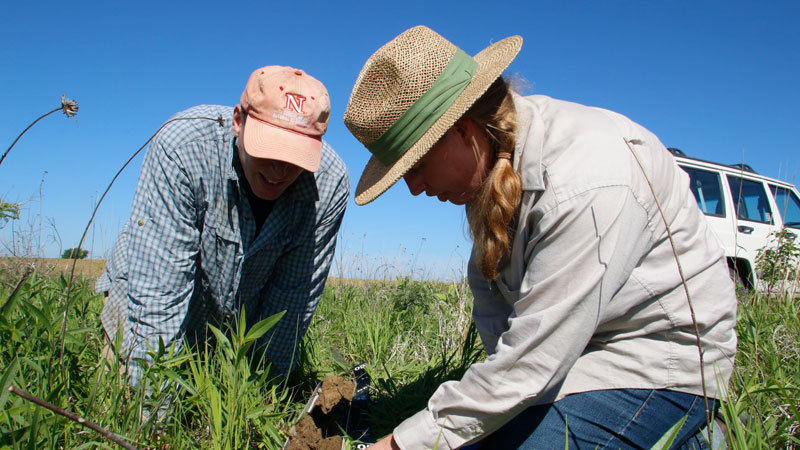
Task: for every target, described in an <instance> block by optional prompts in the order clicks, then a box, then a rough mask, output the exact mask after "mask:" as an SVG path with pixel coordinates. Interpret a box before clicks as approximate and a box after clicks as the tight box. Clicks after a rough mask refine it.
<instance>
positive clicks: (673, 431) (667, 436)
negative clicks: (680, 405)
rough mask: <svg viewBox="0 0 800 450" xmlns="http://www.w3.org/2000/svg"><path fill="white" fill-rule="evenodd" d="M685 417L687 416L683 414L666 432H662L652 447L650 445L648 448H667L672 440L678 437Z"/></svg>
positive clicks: (653, 449) (660, 449)
mask: <svg viewBox="0 0 800 450" xmlns="http://www.w3.org/2000/svg"><path fill="white" fill-rule="evenodd" d="M686 417H687V416H683V417H682V418H681V420H679V421H678V423H676V424H675V425H673V426H672V428H670V429H669V430H668V431H667V432H666V433H664V435H663V436H661V439H659V440H658V442H656V443H655V444H654V445H653V446H652V447H650V449H651V450H662V449H668V448H669V447H670V446H671V445H672V441H674V440H675V438H676V437H678V433H680V432H681V428H682V427H683V424H684V422H686Z"/></svg>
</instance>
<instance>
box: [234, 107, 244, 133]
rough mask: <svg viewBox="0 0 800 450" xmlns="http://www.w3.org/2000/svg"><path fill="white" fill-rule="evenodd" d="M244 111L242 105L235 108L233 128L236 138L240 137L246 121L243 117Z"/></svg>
mask: <svg viewBox="0 0 800 450" xmlns="http://www.w3.org/2000/svg"><path fill="white" fill-rule="evenodd" d="M242 111H243V108H242V105H236V107H235V108H233V127H232V128H233V134H234V135H235V136H236V137H239V136H240V131H241V130H242V125H243V123H244V120H243V119H244V118H243V117H242Z"/></svg>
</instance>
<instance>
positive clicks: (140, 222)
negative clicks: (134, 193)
mask: <svg viewBox="0 0 800 450" xmlns="http://www.w3.org/2000/svg"><path fill="white" fill-rule="evenodd" d="M139 226H140V227H143V226H144V219H139Z"/></svg>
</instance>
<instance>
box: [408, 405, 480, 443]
mask: <svg viewBox="0 0 800 450" xmlns="http://www.w3.org/2000/svg"><path fill="white" fill-rule="evenodd" d="M439 421H440V422H446V421H447V418H446V417H445V418H444V419H441V418H440V419H439ZM459 431H460V432H459ZM482 434H483V430H482V429H481V427H480V425H478V424H476V425H475V426H470V427H467V428H466V429H458V430H456V429H454V428H453V427H452V426H451V427H447V426H445V425H443V424H438V423H436V421H435V420H434V419H433V414H431V412H430V410H429V409H427V408H425V409H423V410H422V411H420V412H418V413H416V414H414V415H413V416H411V417H409V418H408V419H406V420H405V421H403V423H401V424H400V425H398V426H397V428H395V429H394V431H393V436H394V440H395V442H396V443H397V446H398V447H400V448H401V449H402V450H418V449H434V448H435V449H437V450H449V449H454V448H458V447H461V446H462V445H464V444H466V443H468V442H469V441H471V440H475V438H477V437H478V436H481V435H482Z"/></svg>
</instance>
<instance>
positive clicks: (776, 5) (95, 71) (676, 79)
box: [0, 0, 800, 278]
mask: <svg viewBox="0 0 800 450" xmlns="http://www.w3.org/2000/svg"><path fill="white" fill-rule="evenodd" d="M798 5H800V3H798V2H793V1H771V2H752V1H748V2H745V1H724V2H723V1H673V2H655V1H564V2H558V1H538V0H527V1H516V2H511V1H494V2H491V4H490V2H488V1H486V0H484V1H458V2H456V1H436V2H431V1H416V0H414V1H406V2H386V3H383V2H378V1H370V2H365V1H364V2H362V1H359V2H330V1H327V2H313V1H311V2H309V1H306V2H274V1H261V2H238V3H233V4H227V5H225V4H223V2H208V1H193V2H181V1H174V2H150V1H146V0H143V1H138V2H124V3H123V2H93V1H77V2H64V1H58V2H51V1H41V2H6V4H4V6H3V8H2V16H1V17H0V30H2V32H1V33H2V40H0V61H2V64H3V70H2V71H0V96H2V105H3V108H0V150H2V151H5V149H6V148H8V146H9V145H10V144H11V142H12V141H13V139H14V138H15V137H16V136H17V134H18V133H19V132H21V131H22V130H23V129H24V128H25V127H26V126H27V125H28V124H29V123H30V122H31V121H32V120H33V119H35V118H36V117H37V116H38V115H40V114H42V113H44V112H46V111H48V110H50V109H52V108H55V107H57V106H58V105H59V100H60V97H61V95H62V94H67V96H68V97H69V98H71V99H75V100H77V101H78V102H79V104H80V112H79V113H78V116H77V120H72V119H68V118H66V117H64V116H63V115H58V116H57V115H53V116H50V117H48V118H46V119H44V120H43V121H41V122H40V123H39V124H37V125H36V126H35V127H34V128H33V129H32V130H31V131H29V132H28V133H27V134H26V135H25V136H23V138H22V139H21V140H20V142H19V143H18V144H17V145H16V146H15V147H14V148H13V149H12V151H11V153H10V154H9V156H8V157H7V158H6V160H5V161H4V162H3V164H2V165H1V166H0V198H4V199H5V200H6V201H15V202H23V203H24V205H23V213H22V217H21V219H20V220H19V221H17V222H15V223H14V224H13V225H12V224H7V225H6V226H5V227H4V228H3V229H2V230H0V244H2V245H3V247H0V252H3V251H7V250H6V249H7V248H8V247H9V246H10V241H11V237H12V232H16V233H17V234H19V233H24V232H25V231H30V232H31V233H28V235H29V236H33V237H32V238H29V239H28V243H29V244H32V245H33V246H34V247H36V246H37V245H39V244H38V242H39V241H40V242H41V247H42V249H43V252H44V253H45V255H47V256H57V253H58V252H59V248H67V247H73V246H75V245H77V243H78V240H79V239H80V235H81V233H82V231H83V229H84V227H85V226H86V223H87V221H88V219H89V217H90V215H91V211H92V208H93V205H94V203H95V201H96V199H97V198H98V197H99V195H100V194H101V193H102V192H103V190H104V189H105V187H106V186H107V184H108V183H109V181H110V180H111V178H112V177H113V175H114V174H115V173H116V171H117V170H118V169H119V168H120V167H121V165H122V164H123V163H124V162H125V161H126V160H127V159H128V157H129V156H130V155H131V154H132V153H133V152H134V151H135V150H136V149H137V148H138V147H139V146H141V145H142V144H143V143H144V142H145V140H147V138H148V137H149V136H150V135H151V134H152V133H153V132H154V131H155V130H156V129H157V128H158V127H159V126H160V125H161V124H162V123H163V122H164V121H165V120H166V119H167V118H168V117H169V116H170V115H172V114H173V113H175V112H177V111H180V110H182V109H185V108H188V107H190V106H194V105H197V104H203V103H215V104H225V105H235V104H236V102H237V101H238V98H239V96H240V94H241V91H242V89H243V88H244V84H245V82H246V81H247V78H248V76H249V74H250V72H251V71H252V70H254V69H256V68H258V67H261V66H264V65H269V64H280V65H290V66H294V67H299V68H302V69H304V70H306V71H307V72H309V73H310V74H312V75H313V76H315V77H316V78H318V79H320V80H321V81H322V82H323V83H325V85H326V86H327V88H328V91H329V92H330V95H331V98H332V107H333V111H332V118H331V124H330V127H329V129H328V130H329V131H328V133H327V134H326V139H327V140H328V142H329V143H330V144H331V145H332V146H333V147H334V148H335V149H336V150H337V151H338V152H339V154H340V155H341V156H342V158H343V159H344V161H345V163H346V164H347V166H348V168H349V170H350V176H351V180H352V184H353V186H354V187H355V185H356V183H357V181H358V178H359V177H360V175H361V171H362V169H363V168H364V165H365V164H366V161H367V159H368V153H367V151H366V150H365V149H364V148H363V147H362V146H361V145H360V144H359V143H358V141H356V140H355V139H354V138H353V137H352V136H351V135H350V134H349V132H348V131H347V129H346V128H345V126H344V124H343V123H342V115H343V113H344V109H345V107H346V105H347V99H348V97H349V95H350V91H351V89H352V86H353V82H354V81H355V78H356V76H357V75H358V72H359V70H360V69H361V66H362V65H363V63H364V62H365V61H366V59H367V58H368V57H369V56H370V55H371V54H372V53H373V52H374V51H375V50H376V49H377V48H378V47H380V46H381V45H383V44H384V43H386V42H388V41H389V40H391V39H392V38H393V37H394V36H396V35H397V34H399V33H401V32H402V31H404V30H405V29H407V28H410V27H412V26H414V25H419V24H424V25H427V26H429V27H431V28H433V29H434V30H436V31H437V32H439V33H440V34H442V35H443V36H444V37H446V38H447V39H449V40H450V41H452V42H453V43H455V44H456V45H458V46H459V47H461V48H462V49H464V50H465V51H466V52H467V53H469V54H475V53H477V52H479V51H480V50H481V49H483V48H484V47H486V46H487V45H489V44H490V43H492V42H495V41H497V40H499V39H502V38H504V37H506V36H510V35H514V34H519V35H521V36H522V37H523V38H524V41H525V43H524V45H523V48H522V51H521V53H520V54H519V56H518V57H517V59H516V60H515V61H514V62H513V63H512V65H511V66H510V68H509V73H511V74H514V75H518V76H521V77H523V78H524V79H525V80H526V81H527V86H528V87H527V91H526V93H531V94H544V95H549V96H552V97H555V98H560V99H564V100H570V101H574V102H578V103H583V104H587V105H593V106H600V107H604V108H608V109H611V110H614V111H617V112H620V113H622V114H625V115H627V116H629V117H631V118H632V119H633V120H635V121H637V122H639V123H641V124H642V125H644V126H645V127H647V128H649V129H650V130H651V131H653V132H654V133H656V134H657V135H658V136H659V137H660V138H661V140H662V142H664V143H665V144H666V145H667V146H671V147H678V148H681V149H683V150H684V151H685V152H686V153H687V154H689V155H690V156H695V157H699V158H703V159H707V160H713V161H719V162H725V163H736V162H740V161H742V160H744V161H745V162H747V163H748V164H750V165H751V166H752V167H753V168H755V169H756V170H757V171H758V172H760V173H763V174H766V175H768V176H772V177H776V178H780V179H784V180H788V181H791V182H793V183H795V184H799V183H798V178H799V177H798V175H800V174H799V173H798V172H799V171H800V151H799V150H798V148H797V142H798V140H800V131H798V130H800V127H799V126H798V125H797V123H796V122H797V121H798V118H800V114H799V113H800V89H799V88H798V85H797V83H798V81H799V80H800V57H798V51H799V50H800V27H798V26H797V22H798V19H800V6H798ZM140 166H141V156H139V157H138V158H137V159H136V160H134V162H133V163H132V165H131V166H130V167H129V168H128V169H127V170H126V171H125V172H124V173H123V174H122V176H121V177H120V178H119V179H118V180H117V182H116V183H115V185H114V187H113V188H112V190H111V192H110V194H109V196H108V197H107V198H106V200H105V201H104V202H103V204H102V205H101V207H100V210H99V212H98V218H97V219H96V221H95V224H94V228H93V231H92V232H91V233H90V235H89V237H88V240H87V243H86V244H84V248H90V249H91V250H92V256H94V257H98V258H102V257H103V256H104V252H106V251H107V250H108V249H109V248H110V247H111V245H112V244H113V241H114V239H115V236H116V233H117V231H118V230H119V228H120V227H121V226H122V224H123V223H124V221H125V220H126V218H127V214H128V213H129V209H130V203H131V199H132V196H133V191H134V188H135V184H136V179H137V177H138V171H139V167H140ZM45 172H46V173H45ZM40 194H41V195H40ZM351 197H352V196H351ZM40 223H41V226H40ZM40 230H41V231H40ZM55 231H57V235H58V238H56V237H55V236H56V232H55ZM466 234H467V233H466V225H465V220H464V213H463V208H461V207H457V206H454V205H450V204H442V203H439V201H438V200H436V199H435V198H424V197H421V198H417V197H412V196H411V195H410V194H409V193H408V190H407V189H406V187H405V185H404V184H398V185H396V186H395V187H393V188H392V189H390V190H389V191H388V192H387V193H386V194H384V195H383V196H382V197H380V198H379V199H378V200H376V201H375V202H373V203H371V204H369V205H367V206H356V205H355V203H353V202H352V199H351V202H350V204H349V205H348V210H347V213H346V216H345V219H344V223H343V226H342V231H341V235H340V249H339V253H338V255H337V261H336V263H335V266H334V269H333V270H334V273H339V272H341V271H344V272H345V273H346V274H347V275H350V276H377V277H387V276H388V277H394V276H395V275H414V276H419V277H434V276H435V277H440V278H449V277H453V276H460V275H461V274H462V271H463V266H464V264H465V263H466V260H467V258H468V256H469V250H470V247H471V244H470V242H469V240H468V238H467V237H466ZM59 239H60V242H61V244H60V246H59V244H58V240H59ZM18 251H19V249H18Z"/></svg>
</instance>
